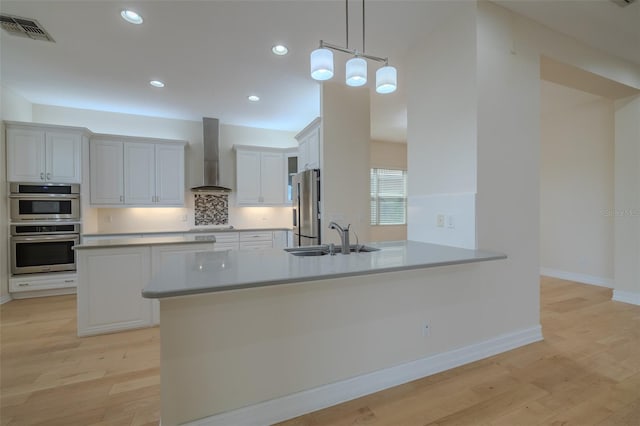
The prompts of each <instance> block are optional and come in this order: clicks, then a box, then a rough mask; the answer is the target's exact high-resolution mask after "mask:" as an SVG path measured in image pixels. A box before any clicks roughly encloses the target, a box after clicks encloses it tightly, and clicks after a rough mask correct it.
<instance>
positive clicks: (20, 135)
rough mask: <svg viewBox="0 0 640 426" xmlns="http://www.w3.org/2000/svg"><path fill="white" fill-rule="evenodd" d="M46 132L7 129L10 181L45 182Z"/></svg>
mask: <svg viewBox="0 0 640 426" xmlns="http://www.w3.org/2000/svg"><path fill="white" fill-rule="evenodd" d="M44 141H45V136H44V131H41V130H30V129H15V128H7V168H8V178H9V181H13V182H42V181H44V180H45V143H44Z"/></svg>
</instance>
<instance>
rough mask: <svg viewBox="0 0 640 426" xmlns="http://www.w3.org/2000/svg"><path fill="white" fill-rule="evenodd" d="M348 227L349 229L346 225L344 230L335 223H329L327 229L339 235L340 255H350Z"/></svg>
mask: <svg viewBox="0 0 640 426" xmlns="http://www.w3.org/2000/svg"><path fill="white" fill-rule="evenodd" d="M350 227H351V224H349V225H347V227H346V228H343V227H342V226H340V225H338V224H337V223H335V222H331V223H330V224H329V229H335V230H336V231H337V232H338V234H339V235H340V241H341V242H342V249H341V252H342V254H350V253H351V247H350V246H349V228H350Z"/></svg>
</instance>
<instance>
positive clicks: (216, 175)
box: [191, 117, 231, 192]
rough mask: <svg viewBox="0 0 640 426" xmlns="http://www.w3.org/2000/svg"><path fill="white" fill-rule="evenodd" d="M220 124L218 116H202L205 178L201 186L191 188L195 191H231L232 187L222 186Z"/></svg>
mask: <svg viewBox="0 0 640 426" xmlns="http://www.w3.org/2000/svg"><path fill="white" fill-rule="evenodd" d="M219 125H220V120H218V119H217V118H209V117H203V118H202V130H203V136H204V138H203V139H202V142H203V144H204V179H203V183H202V185H200V186H196V187H194V188H191V191H193V192H231V189H229V188H226V187H224V186H220V184H219V183H220V182H219V181H220V160H219V140H218V139H219V132H218V131H219Z"/></svg>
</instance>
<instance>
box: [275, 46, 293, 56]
mask: <svg viewBox="0 0 640 426" xmlns="http://www.w3.org/2000/svg"><path fill="white" fill-rule="evenodd" d="M271 51H272V52H273V54H274V55H278V56H284V55H286V54H287V53H289V49H287V46H284V45H282V44H276V45H275V46H273V47H272V48H271Z"/></svg>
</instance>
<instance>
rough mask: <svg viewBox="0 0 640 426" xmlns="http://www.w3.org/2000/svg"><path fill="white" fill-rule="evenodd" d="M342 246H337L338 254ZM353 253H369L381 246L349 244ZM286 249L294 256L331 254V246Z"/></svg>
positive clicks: (335, 248)
mask: <svg viewBox="0 0 640 426" xmlns="http://www.w3.org/2000/svg"><path fill="white" fill-rule="evenodd" d="M341 249H342V247H340V246H335V247H334V250H333V252H334V253H336V254H340V253H341V252H342V250H341ZM349 249H350V250H351V253H368V252H372V251H378V250H380V249H379V248H375V247H369V246H364V245H356V244H352V245H351V246H349ZM284 251H286V252H288V253H290V254H292V255H294V256H326V255H327V254H329V246H328V245H322V246H305V247H292V248H286V249H284Z"/></svg>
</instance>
